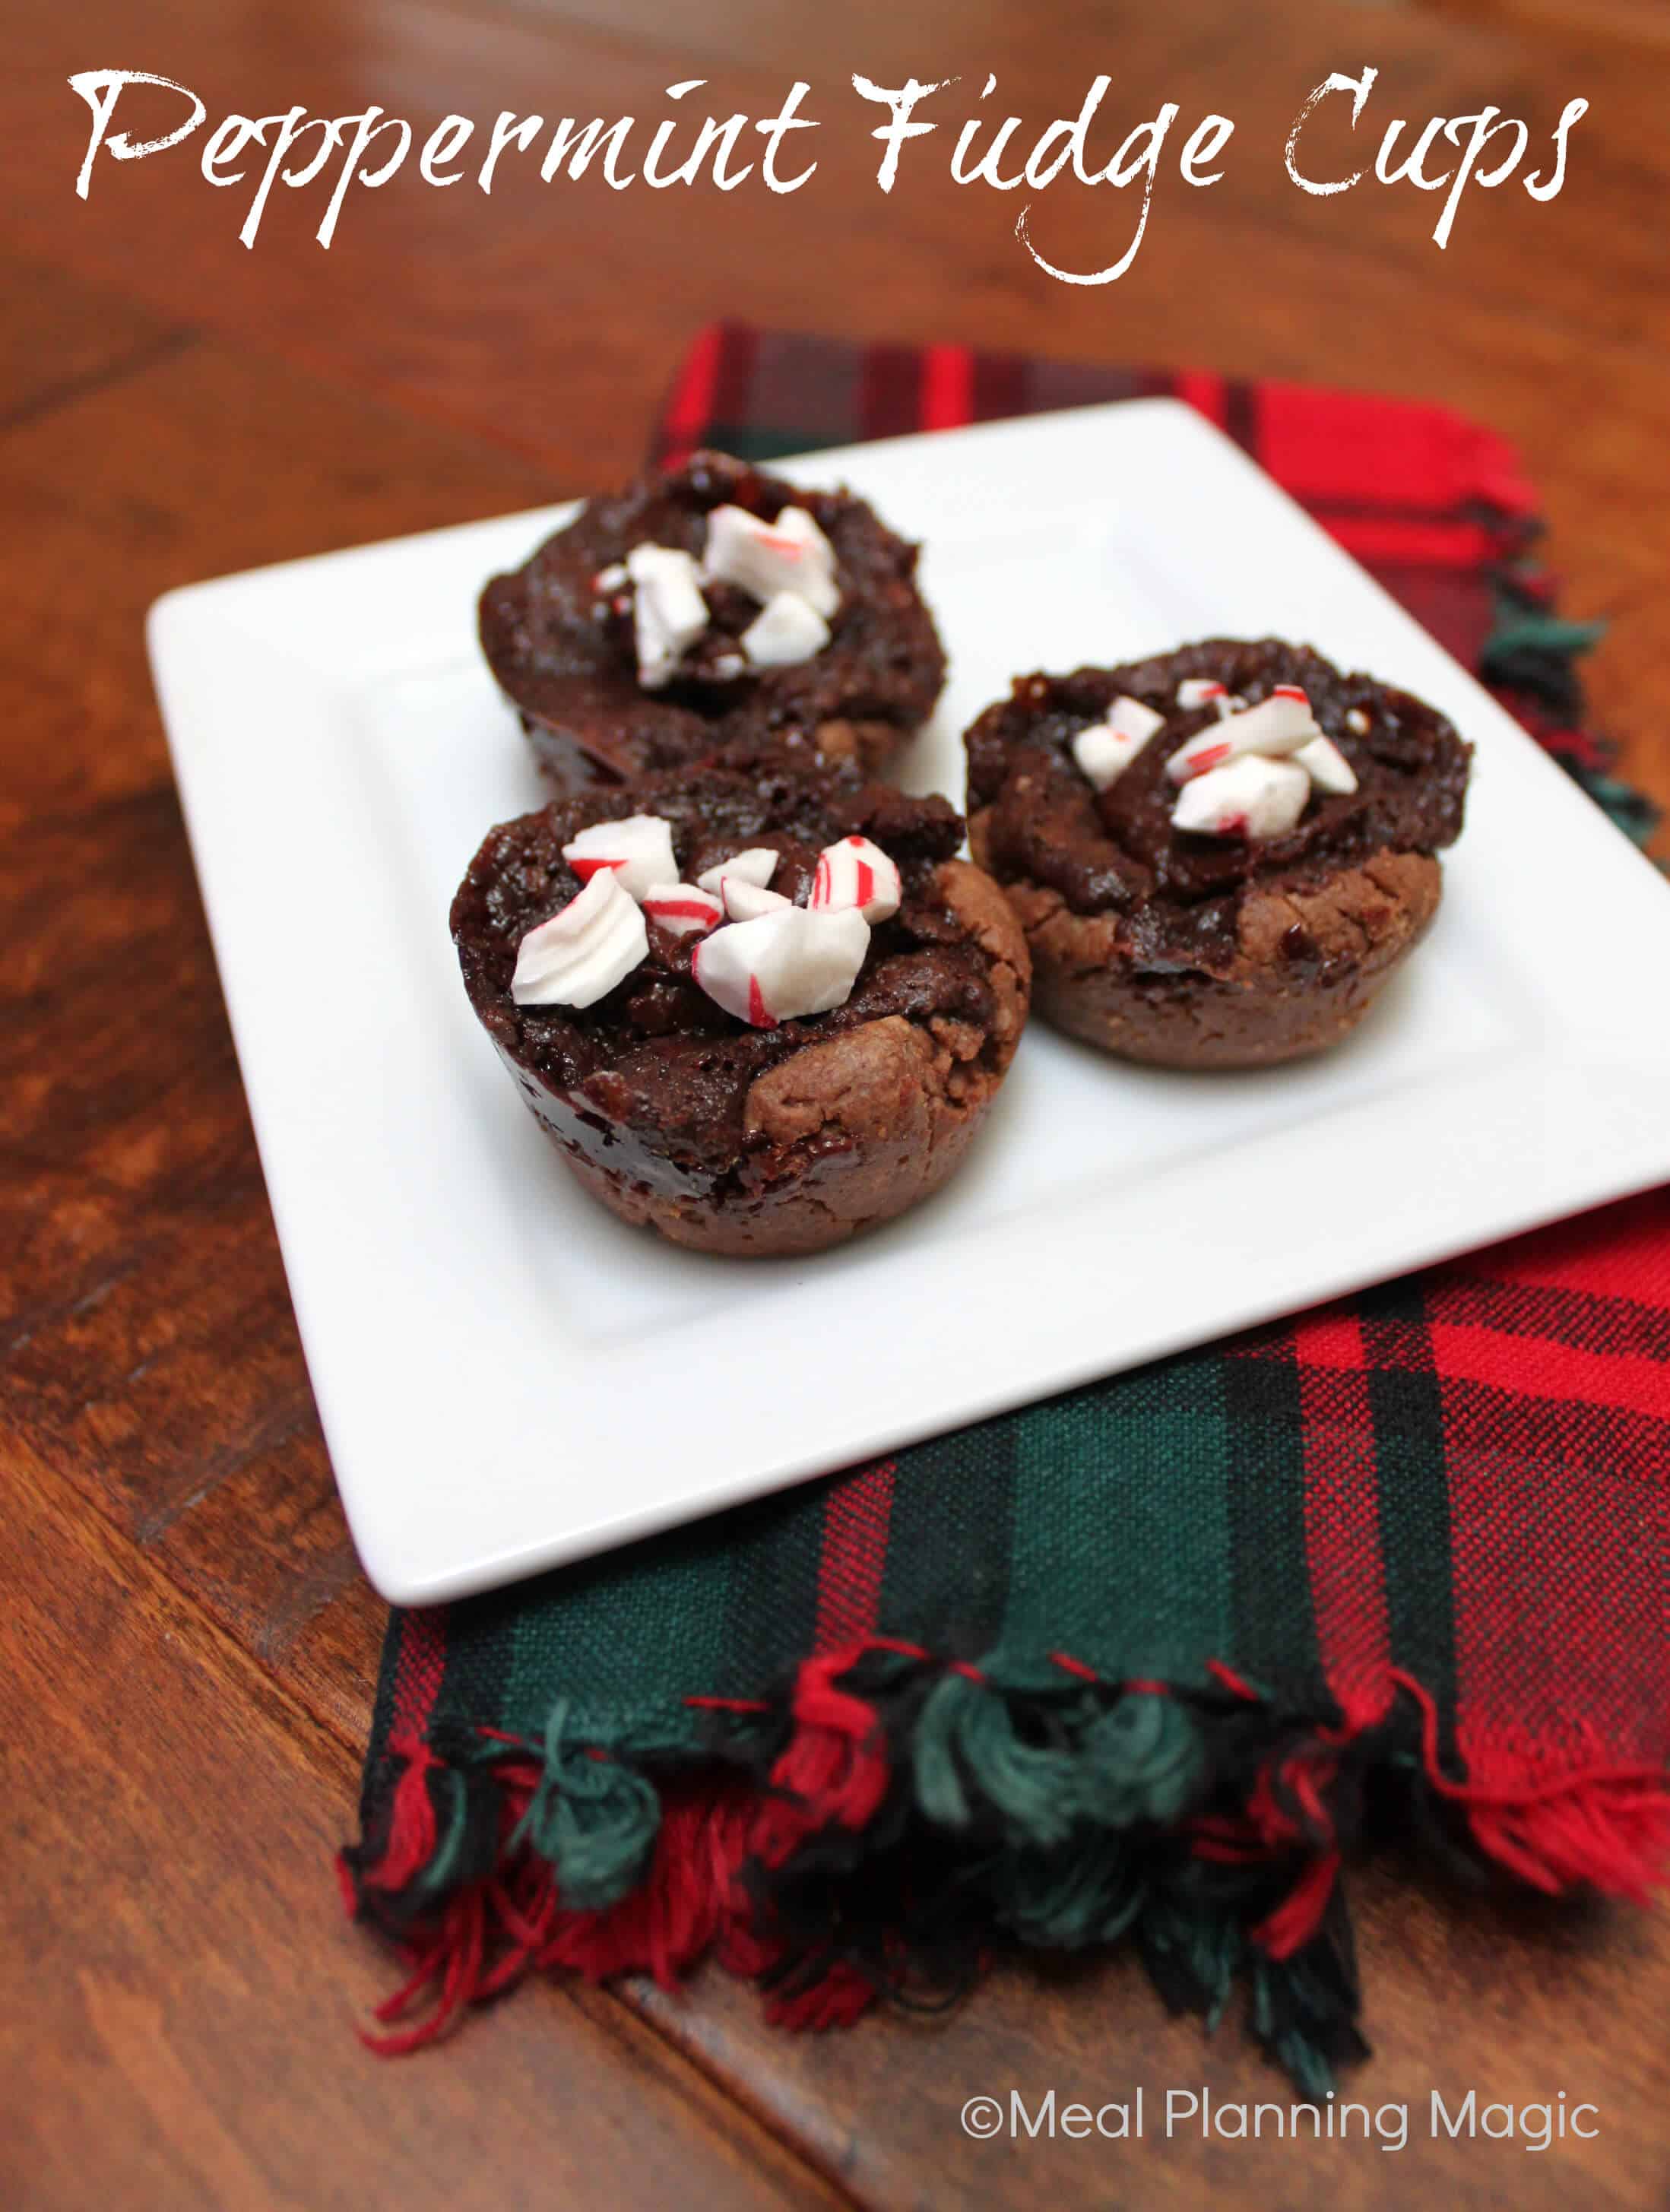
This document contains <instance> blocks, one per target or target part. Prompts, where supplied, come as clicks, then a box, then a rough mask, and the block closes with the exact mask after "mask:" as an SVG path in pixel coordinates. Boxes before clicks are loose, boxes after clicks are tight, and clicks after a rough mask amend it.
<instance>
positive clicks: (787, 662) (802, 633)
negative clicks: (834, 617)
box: [737, 592, 829, 668]
mask: <svg viewBox="0 0 1670 2212" xmlns="http://www.w3.org/2000/svg"><path fill="white" fill-rule="evenodd" d="M737 642H738V644H739V645H740V646H741V647H742V649H743V653H744V655H745V657H746V659H747V660H748V664H749V665H750V667H751V668H792V667H793V666H794V665H795V664H796V662H798V661H802V660H811V659H813V658H815V656H816V655H817V654H818V653H822V652H823V648H824V647H825V646H826V645H827V644H828V643H829V624H828V623H826V622H825V621H824V619H823V616H822V615H821V614H819V613H818V611H817V608H816V607H815V606H813V605H812V603H811V600H810V599H802V598H801V596H800V594H799V592H774V593H773V594H772V596H771V598H770V599H768V600H767V601H766V603H765V605H764V606H762V608H761V610H760V611H759V613H758V614H756V616H755V617H754V619H753V621H752V622H751V623H749V625H748V628H747V629H745V630H744V632H743V634H742V635H741V637H740V638H739V639H738V641H737Z"/></svg>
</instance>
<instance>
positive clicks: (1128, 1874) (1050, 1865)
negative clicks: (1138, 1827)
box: [996, 1829, 1146, 1951]
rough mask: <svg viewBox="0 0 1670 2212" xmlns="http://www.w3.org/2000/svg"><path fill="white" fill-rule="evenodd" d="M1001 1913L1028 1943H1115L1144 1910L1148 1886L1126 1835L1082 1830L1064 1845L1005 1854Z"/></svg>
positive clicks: (1075, 1946)
mask: <svg viewBox="0 0 1670 2212" xmlns="http://www.w3.org/2000/svg"><path fill="white" fill-rule="evenodd" d="M1001 1871H1002V1878H1003V1894H1002V1896H1001V1897H999V1899H997V1901H996V1902H997V1912H998V1917H999V1920H1000V1921H1001V1922H1002V1923H1003V1924H1004V1926H1005V1927H1006V1928H1007V1929H1010V1931H1011V1934H1013V1935H1015V1936H1018V1937H1019V1938H1020V1940H1021V1942H1023V1943H1038V1944H1043V1945H1047V1946H1048V1947H1050V1948H1060V1949H1062V1950H1068V1951H1077V1950H1082V1949H1083V1948H1084V1946H1085V1945H1086V1944H1087V1943H1109V1942H1113V1941H1114V1938H1115V1937H1116V1936H1122V1935H1123V1934H1124V1933H1125V1931H1126V1929H1127V1928H1129V1927H1130V1925H1131V1923H1132V1922H1133V1920H1135V1918H1136V1917H1137V1915H1138V1914H1139V1912H1140V1911H1142V1908H1143V1905H1144V1902H1145V1895H1146V1892H1145V1888H1144V1885H1143V1882H1142V1880H1141V1878H1140V1876H1139V1875H1138V1873H1137V1872H1136V1870H1135V1869H1134V1867H1133V1863H1132V1856H1131V1853H1130V1851H1129V1849H1128V1847H1127V1846H1126V1843H1125V1840H1124V1838H1122V1837H1120V1836H1110V1835H1108V1834H1105V1833H1103V1832H1100V1831H1098V1830H1095V1829H1084V1830H1081V1831H1080V1832H1079V1833H1078V1836H1076V1837H1075V1838H1074V1839H1073V1841H1072V1843H1071V1844H1069V1845H1068V1846H1067V1848H1066V1849H1065V1850H1060V1851H1018V1852H1015V1853H1013V1854H1012V1855H1005V1863H1004V1864H1003V1867H1002V1869H1001Z"/></svg>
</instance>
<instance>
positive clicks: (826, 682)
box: [480, 453, 945, 790]
mask: <svg viewBox="0 0 1670 2212" xmlns="http://www.w3.org/2000/svg"><path fill="white" fill-rule="evenodd" d="M726 504H729V505H732V506H737V507H745V508H746V509H747V510H748V512H749V513H750V514H755V515H758V516H759V517H760V518H761V519H762V520H767V521H770V520H774V519H775V517H776V515H777V514H778V513H779V512H780V509H781V508H783V507H805V509H806V510H807V511H808V512H809V513H811V516H812V518H813V520H815V521H816V522H817V525H818V527H819V528H820V529H821V530H822V531H823V534H824V535H825V537H826V538H829V542H830V544H832V545H833V547H834V549H835V559H836V564H837V580H838V581H839V584H840V586H841V605H840V606H839V608H838V609H837V611H836V613H835V617H834V618H833V620H832V623H831V625H830V628H831V633H832V634H831V636H830V639H829V644H828V645H827V646H825V647H823V651H822V652H820V653H816V654H814V656H813V657H812V658H811V659H809V660H805V661H800V662H798V663H796V664H794V665H790V666H787V667H777V668H762V669H749V670H747V671H745V672H744V673H742V674H740V675H726V674H723V673H722V672H721V671H722V670H723V669H724V668H725V667H726V665H729V664H730V663H732V662H734V661H735V660H736V659H738V658H739V656H738V655H737V653H736V652H735V647H736V641H737V639H738V637H739V636H740V635H741V633H742V632H743V630H744V629H746V628H747V626H748V624H749V623H750V621H751V620H752V619H753V617H755V616H756V614H757V613H758V612H759V608H758V605H757V604H756V602H755V601H754V600H752V599H750V598H749V597H748V596H747V594H746V593H744V592H738V591H736V590H735V589H734V588H732V587H730V586H722V585H720V586H711V587H709V588H708V590H707V593H706V596H707V601H708V605H709V610H710V612H711V614H712V616H713V623H712V625H711V627H710V629H709V630H708V632H707V635H706V636H705V637H704V638H702V639H701V640H700V641H698V642H697V644H696V645H695V647H694V648H693V649H692V650H691V651H690V653H689V654H687V656H686V660H685V665H683V666H682V667H681V669H680V670H679V672H678V673H677V676H676V677H675V678H674V679H673V680H672V682H671V683H670V684H667V685H666V686H665V688H664V689H661V690H653V691H650V690H644V689H643V688H642V687H641V685H640V684H639V682H638V674H637V665H636V659H635V653H634V649H633V638H632V618H631V615H630V613H629V612H621V611H616V610H614V609H613V608H612V607H611V605H610V601H609V599H608V598H607V596H606V595H605V596H600V595H599V594H598V592H597V591H596V590H595V589H594V588H593V579H594V578H595V577H596V576H598V574H601V573H603V572H604V570H606V569H607V568H610V567H611V566H612V565H613V564H614V563H616V562H619V561H622V560H623V559H624V558H625V556H626V555H627V554H628V552H629V550H631V549H632V547H633V546H635V545H637V544H644V543H648V544H656V545H665V546H670V547H672V548H675V549H677V550H680V551H683V552H688V553H690V554H693V555H695V556H697V557H698V558H699V557H700V556H701V550H702V545H703V541H704V538H705V533H706V529H707V515H708V513H709V512H710V511H711V510H712V509H713V508H714V507H720V506H723V505H726ZM915 573H916V548H915V547H914V545H911V544H907V543H906V542H905V540H904V539H902V538H898V537H896V535H895V534H894V532H892V531H890V530H889V529H888V528H887V526H885V524H884V523H883V522H881V521H880V520H878V517H877V515H876V514H875V513H874V511H873V510H872V509H871V507H868V506H866V505H865V502H864V501H862V500H859V499H855V498H853V496H852V495H850V494H848V493H846V492H817V491H803V490H801V489H799V488H798V487H797V486H795V485H793V484H791V483H787V482H786V481H785V480H784V479H783V478H782V477H776V476H771V475H768V474H767V473H766V472H765V471H762V470H759V469H755V468H751V467H750V466H749V465H747V464H746V463H744V462H742V461H735V460H732V459H729V458H727V457H726V455H724V454H722V453H697V454H695V455H694V456H693V457H692V458H691V459H689V461H687V462H686V463H684V464H683V466H682V467H680V468H677V469H674V470H671V471H665V473H663V474H660V475H657V476H652V477H646V478H644V479H643V481H642V482H641V483H637V484H635V485H634V486H633V487H632V488H631V489H629V490H628V491H626V492H623V493H622V494H621V495H619V496H617V497H615V498H610V499H594V500H590V501H587V503H586V506H585V507H583V508H582V509H581V511H580V513H579V514H578V515H577V516H576V517H575V518H574V521H573V522H571V523H569V524H568V526H567V527H566V528H564V529H562V530H559V531H558V532H556V534H555V536H553V537H551V538H547V539H546V541H545V543H544V544H543V545H542V546H541V547H540V548H539V549H538V550H537V552H536V553H535V554H534V555H533V556H532V557H531V559H530V560H528V561H527V562H525V563H524V564H523V566H522V567H521V568H517V569H515V570H513V571H512V572H511V573H510V574H507V575H502V576H495V577H494V578H492V580H490V581H489V584H488V586H487V587H486V589H485V590H484V591H483V593H482V598H481V606H480V630H481V642H482V649H483V653H485V654H486V656H487V660H488V665H489V667H490V668H491V669H492V671H493V673H494V675H495V678H497V679H498V682H499V684H500V686H501V689H502V690H504V691H505V693H506V694H507V696H508V697H509V698H510V700H511V701H512V702H513V705H514V706H515V707H516V708H518V709H519V712H520V714H521V717H522V722H523V726H524V728H525V730H526V732H527V733H528V736H529V738H530V739H531V743H532V744H533V747H534V750H535V751H536V753H537V755H538V757H539V761H540V764H541V766H542V767H543V768H544V769H545V771H546V773H547V774H548V775H550V777H551V778H552V779H553V781H555V782H556V784H557V785H558V787H560V788H562V789H564V790H569V789H578V788H581V787H585V786H586V785H587V784H590V783H594V782H597V781H624V780H625V779H627V778H629V777H636V776H641V775H650V774H655V773H659V772H660V771H663V770H665V769H671V768H677V767H684V766H689V765H694V764H695V763H698V762H701V761H703V760H707V759H710V758H711V757H713V756H714V753H715V752H717V751H718V750H720V749H721V748H722V747H725V746H727V745H732V744H744V745H752V746H756V747H760V746H763V745H771V746H780V747H781V748H783V749H784V750H786V751H787V752H788V753H790V754H791V755H798V756H800V757H803V758H804V759H805V761H806V762H807V763H808V764H811V765H816V764H817V763H818V762H820V761H824V762H828V761H839V760H853V761H855V762H856V763H857V764H858V765H859V768H861V769H864V770H865V772H866V773H867V772H870V771H872V770H874V769H878V768H879V767H880V766H881V764H882V763H883V762H884V760H885V759H886V758H887V757H888V756H889V755H890V754H891V753H892V751H893V750H895V748H896V746H897V745H898V744H900V742H901V741H902V739H903V738H905V737H907V736H908V735H909V733H910V732H912V731H914V729H916V728H917V727H918V726H919V725H920V723H922V722H923V721H925V720H926V718H927V716H928V715H929V714H930V713H931V712H932V708H933V703H934V701H935V700H936V699H937V698H938V696H939V690H940V686H941V685H942V684H943V683H944V676H945V656H944V649H943V647H941V645H940V642H939V638H938V632H937V631H936V630H935V629H934V626H933V617H932V615H930V614H929V612H928V611H927V608H926V606H925V605H924V604H923V602H922V599H921V596H920V593H919V592H918V591H917V588H916V582H915Z"/></svg>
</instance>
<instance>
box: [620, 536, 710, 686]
mask: <svg viewBox="0 0 1670 2212" xmlns="http://www.w3.org/2000/svg"><path fill="white" fill-rule="evenodd" d="M626 568H627V574H628V575H629V576H630V577H631V579H632V582H633V586H634V591H633V599H632V629H633V641H634V644H635V647H636V648H637V653H638V681H639V683H640V684H642V685H643V687H644V689H645V690H646V691H658V690H660V688H661V686H662V685H663V684H667V683H670V682H671V680H672V675H673V671H674V670H675V669H676V668H677V665H678V664H679V662H680V660H682V659H683V656H684V652H685V649H686V647H689V646H692V645H694V644H695V641H696V640H697V638H699V637H700V636H701V633H702V631H703V630H704V629H707V601H706V599H703V598H702V596H701V581H700V578H701V570H700V569H699V568H697V567H696V565H695V560H694V558H693V557H692V556H691V555H689V554H688V553H681V552H679V551H678V550H677V549H676V548H675V547H672V546H670V545H635V546H634V547H633V549H632V550H631V551H630V552H629V554H628V555H627V556H626Z"/></svg>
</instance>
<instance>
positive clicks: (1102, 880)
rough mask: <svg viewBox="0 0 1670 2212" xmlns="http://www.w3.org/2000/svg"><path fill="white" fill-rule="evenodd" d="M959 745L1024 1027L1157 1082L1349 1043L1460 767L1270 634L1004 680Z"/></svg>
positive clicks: (1413, 912)
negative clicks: (1019, 972)
mask: <svg viewBox="0 0 1670 2212" xmlns="http://www.w3.org/2000/svg"><path fill="white" fill-rule="evenodd" d="M966 744H967V746H968V754H969V841H970V844H971V846H972V848H973V851H974V854H975V859H976V860H979V862H980V863H981V866H983V867H985V868H987V869H988V870H989V871H990V872H991V873H992V875H993V876H994V877H995V878H996V879H997V881H998V882H999V884H1002V885H1003V887H1004V890H1005V892H1006V894H1007V895H1008V897H1009V901H1010V903H1011V905H1012V906H1013V908H1014V909H1015V911H1016V914H1017V915H1018V916H1019V918H1020V921H1021V924H1022V927H1023V929H1024V930H1025V932H1026V938H1027V943H1028V944H1029V946H1030V947H1031V951H1032V959H1033V968H1034V973H1035V979H1036V982H1035V989H1036V1000H1037V1006H1038V1010H1039V1012H1041V1014H1042V1015H1043V1016H1044V1017H1045V1018H1047V1019H1048V1020H1049V1021H1050V1022H1053V1023H1054V1024H1055V1026H1056V1027H1057V1028H1058V1029H1062V1030H1066V1031H1067V1032H1068V1033H1069V1034H1070V1035H1071V1036H1077V1037H1082V1038H1084V1040H1085V1042H1088V1043H1090V1044H1094V1045H1099V1046H1101V1047H1102V1049H1103V1050H1104V1051H1107V1052H1112V1053H1117V1054H1120V1055H1121V1056H1122V1057H1123V1058H1125V1059H1127V1060H1147V1061H1151V1062H1152V1063H1154V1064H1156V1065H1157V1066H1163V1067H1179V1068H1233V1067H1260V1066H1269V1065H1272V1064H1273V1063H1274V1062H1277V1061H1280V1060H1297V1059H1299V1058H1301V1057H1302V1056H1303V1055H1304V1054H1309V1053H1314V1052H1321V1051H1322V1050H1324V1049H1326V1048H1327V1047H1328V1046H1329V1045H1332V1044H1337V1043H1338V1042H1339V1040H1340V1039H1341V1038H1342V1037H1344V1036H1347V1035H1348V1034H1349V1033H1350V1031H1351V1030H1353V1029H1354V1028H1355V1027H1356V1026H1357V1023H1358V1022H1360V1021H1361V1020H1362V1019H1363V1016H1364V1014H1366V1013H1367V1012H1368V1011H1369V1006H1371V1005H1372V1004H1373V1003H1374V1000H1375V995H1376V994H1377V993H1378V992H1379V990H1380V989H1381V987H1382V984H1383V983H1384V982H1385V981H1386V979H1387V977H1388V975H1390V974H1391V973H1392V971H1393V969H1395V968H1396V967H1397V965H1398V964H1399V963H1400V961H1402V960H1403V959H1404V958H1405V957H1406V955H1407V954H1408V953H1409V952H1410V951H1411V950H1412V948H1413V946H1414V945H1416V944H1417V943H1418V941H1419V939H1420V938H1421V936H1422V935H1423V933H1424V931H1425V930H1426V928H1427V927H1428V925H1429V924H1430V921H1431V920H1432V917H1433V915H1434V914H1435V913H1436V910H1437V906H1438V900H1439V896H1440V891H1441V889H1442V871H1441V868H1440V866H1439V862H1438V859H1437V854H1438V853H1439V852H1440V851H1441V850H1442V848H1443V847H1445V846H1447V845H1449V844H1451V843H1453V842H1454V839H1455V838H1456V837H1457V836H1459V834H1460V829H1461V817H1462V807H1463V802H1464V799H1465V797H1466V792H1467V774H1468V766H1469V761H1470V757H1471V749H1470V748H1469V747H1468V746H1467V745H1466V744H1463V743H1462V741H1461V739H1460V738H1459V737H1458V736H1457V735H1456V732H1455V731H1454V728H1453V727H1452V726H1451V725H1450V724H1449V723H1448V721H1447V720H1445V719H1444V717H1443V716H1442V714H1439V713H1437V712H1436V709H1434V708H1431V707H1429V706H1426V705H1425V704H1424V702H1422V701H1420V700H1419V699H1416V698H1413V697H1412V696H1410V694H1409V693H1408V692H1406V691H1399V690H1394V689H1392V688H1391V687H1390V686H1389V685H1387V684H1379V683H1376V682H1375V680H1374V678H1372V677H1369V676H1360V675H1354V676H1347V675H1344V674H1342V673H1341V672H1340V671H1339V670H1338V669H1337V668H1334V667H1333V666H1332V665H1330V664H1329V663H1328V662H1327V661H1326V660H1324V659H1322V658H1321V655H1320V654H1318V653H1313V652H1312V651H1310V650H1309V648H1308V647H1303V646H1297V645H1289V644H1285V643H1284V642H1283V641H1281V640H1279V639H1277V638H1265V639H1262V640H1260V641H1256V642H1250V643H1248V642H1241V641H1236V640H1234V639H1230V638H1213V639H1210V640H1208V641H1205V643H1202V644H1199V645H1190V646H1185V647H1183V648H1182V649H1181V651H1179V652H1176V653H1165V654H1162V655H1159V656H1157V658H1155V659H1151V660H1140V661H1133V662H1131V663H1129V664H1127V665H1126V666H1124V667H1120V668H1081V669H1079V670H1078V671H1076V673H1074V674H1072V675H1070V676H1043V675H1038V676H1024V677H1021V678H1017V680H1016V683H1015V684H1014V688H1013V690H1012V691H1011V696H1009V697H1008V698H1007V699H1005V700H1002V701H1000V702H999V703H998V704H996V705H995V706H992V707H989V708H987V710H986V712H985V713H984V714H981V716H980V717H979V719H978V720H976V721H975V723H974V725H973V726H972V727H971V728H970V729H969V732H968V734H967V738H966Z"/></svg>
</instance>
